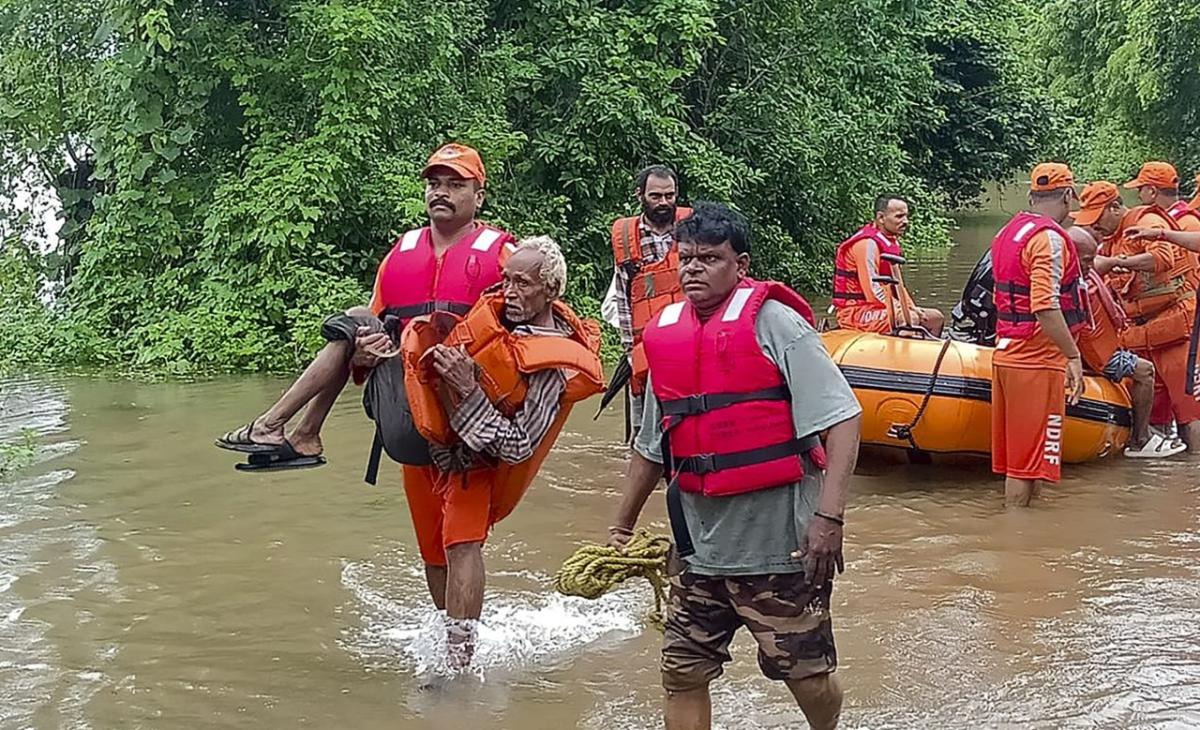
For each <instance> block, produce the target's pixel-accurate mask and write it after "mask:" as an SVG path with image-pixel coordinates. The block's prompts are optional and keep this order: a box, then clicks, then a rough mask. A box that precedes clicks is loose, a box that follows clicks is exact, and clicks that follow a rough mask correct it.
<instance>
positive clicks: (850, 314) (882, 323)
mask: <svg viewBox="0 0 1200 730" xmlns="http://www.w3.org/2000/svg"><path fill="white" fill-rule="evenodd" d="M906 231H908V201H906V200H905V199H904V198H902V197H900V196H898V195H880V196H879V197H878V198H876V199H875V220H874V221H873V222H871V223H868V224H866V225H865V226H863V227H862V228H860V229H858V231H857V232H856V233H855V234H854V235H853V236H851V237H850V238H847V239H846V240H845V241H842V243H841V244H840V245H838V248H837V254H836V258H835V259H834V263H833V306H834V307H835V308H836V309H837V321H838V325H839V326H841V327H844V328H846V329H853V330H862V331H864V332H877V333H880V334H887V333H889V332H891V327H892V323H891V322H889V321H888V306H887V302H888V299H890V298H891V296H892V295H891V294H890V293H889V292H888V291H887V289H886V288H885V287H884V286H883V285H882V284H879V283H877V282H876V281H875V277H877V276H891V275H892V274H893V271H892V264H891V263H889V262H888V261H886V260H884V259H883V258H882V255H883V254H892V255H894V256H902V255H903V251H902V250H901V248H900V238H901V237H902V236H903V235H904V234H905V232H906ZM901 307H903V308H905V309H906V310H907V311H908V313H909V321H911V322H912V323H913V324H920V325H921V326H923V327H925V329H927V330H929V331H930V332H931V333H933V334H934V335H935V336H940V335H941V334H942V327H943V326H944V325H945V323H946V317H945V315H943V314H942V313H941V312H939V311H938V310H936V309H928V308H925V307H918V306H917V305H916V304H914V303H913V300H912V297H911V296H909V294H908V292H907V291H905V290H904V289H902V288H901V289H900V301H898V302H893V311H894V312H896V314H895V317H896V319H897V321H902V319H903V317H902V315H901V314H900V312H901Z"/></svg>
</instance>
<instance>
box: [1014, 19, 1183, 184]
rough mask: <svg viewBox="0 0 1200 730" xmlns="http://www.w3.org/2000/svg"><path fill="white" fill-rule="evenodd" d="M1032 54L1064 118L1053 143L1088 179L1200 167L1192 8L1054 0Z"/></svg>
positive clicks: (1120, 177)
mask: <svg viewBox="0 0 1200 730" xmlns="http://www.w3.org/2000/svg"><path fill="white" fill-rule="evenodd" d="M1043 12H1044V13H1045V14H1046V15H1045V19H1044V23H1043V24H1042V26H1041V28H1042V30H1041V33H1040V34H1038V35H1037V36H1036V37H1035V38H1033V46H1034V49H1033V50H1032V51H1031V54H1030V55H1031V56H1033V57H1037V58H1040V59H1041V61H1042V63H1040V64H1036V63H1035V66H1036V67H1037V68H1039V69H1040V70H1041V71H1042V74H1043V76H1042V80H1043V82H1044V83H1045V84H1046V85H1047V86H1048V87H1049V88H1050V89H1051V90H1052V93H1053V95H1054V98H1055V99H1056V100H1057V103H1058V105H1059V109H1060V111H1061V112H1062V113H1063V115H1064V117H1065V119H1066V122H1067V123H1066V124H1065V125H1064V126H1063V127H1062V128H1061V129H1060V130H1059V133H1058V134H1057V135H1056V136H1055V139H1053V140H1051V144H1052V145H1054V146H1055V147H1056V148H1057V149H1058V150H1059V151H1060V156H1061V157H1062V158H1063V159H1070V160H1071V161H1072V162H1073V163H1075V164H1076V166H1077V167H1078V168H1079V169H1080V171H1082V172H1083V173H1084V174H1085V175H1087V176H1089V177H1108V178H1111V179H1117V180H1120V179H1129V178H1131V177H1132V176H1133V174H1134V173H1135V172H1136V171H1137V168H1138V166H1139V165H1141V163H1142V162H1144V161H1146V160H1148V159H1163V160H1170V161H1172V162H1174V164H1175V165H1176V167H1177V168H1178V169H1179V173H1180V176H1181V177H1182V178H1183V179H1184V181H1185V188H1186V189H1188V190H1190V188H1191V181H1192V177H1193V173H1194V172H1196V171H1197V170H1200V134H1198V133H1197V130H1200V104H1197V99H1200V7H1197V6H1196V5H1194V4H1188V3H1177V2H1171V1H1170V0H1052V1H1051V2H1049V3H1047V4H1045V5H1044V6H1043Z"/></svg>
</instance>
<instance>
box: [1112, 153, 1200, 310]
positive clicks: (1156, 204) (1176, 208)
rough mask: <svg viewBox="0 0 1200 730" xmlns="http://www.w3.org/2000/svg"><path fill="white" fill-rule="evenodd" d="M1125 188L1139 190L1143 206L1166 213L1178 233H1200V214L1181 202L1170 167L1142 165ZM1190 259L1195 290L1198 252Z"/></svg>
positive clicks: (1199, 264) (1166, 164)
mask: <svg viewBox="0 0 1200 730" xmlns="http://www.w3.org/2000/svg"><path fill="white" fill-rule="evenodd" d="M1125 187H1126V188H1129V189H1135V188H1136V189H1137V191H1138V200H1140V201H1141V203H1142V205H1145V206H1147V207H1148V208H1150V209H1155V208H1157V209H1160V210H1162V211H1166V214H1167V216H1169V217H1170V218H1171V220H1172V221H1174V222H1175V225H1176V226H1178V228H1179V230H1181V231H1200V213H1197V212H1196V211H1194V210H1192V209H1191V208H1190V207H1189V206H1188V202H1187V201H1186V200H1180V199H1179V174H1178V173H1177V172H1175V166H1174V165H1172V164H1171V163H1169V162H1147V163H1146V164H1144V165H1142V169H1141V170H1139V171H1138V175H1137V177H1136V178H1134V179H1133V180H1131V181H1129V182H1127V183H1125ZM1188 258H1189V260H1190V261H1191V263H1192V274H1193V276H1192V278H1191V280H1190V285H1191V287H1192V288H1193V289H1195V288H1196V285H1197V284H1198V283H1200V281H1198V280H1197V278H1196V277H1197V276H1200V258H1198V257H1197V254H1196V251H1190V252H1189V256H1188Z"/></svg>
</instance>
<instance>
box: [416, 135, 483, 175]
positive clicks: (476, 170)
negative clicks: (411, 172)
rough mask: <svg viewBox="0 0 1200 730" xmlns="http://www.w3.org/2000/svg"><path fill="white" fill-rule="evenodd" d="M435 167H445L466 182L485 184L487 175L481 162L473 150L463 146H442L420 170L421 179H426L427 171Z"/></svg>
mask: <svg viewBox="0 0 1200 730" xmlns="http://www.w3.org/2000/svg"><path fill="white" fill-rule="evenodd" d="M435 167H447V168H449V169H451V170H453V171H455V172H457V173H458V174H459V175H462V176H463V177H464V178H466V179H468V180H478V181H479V184H480V185H483V184H484V183H486V182H487V173H486V172H484V170H483V160H482V159H481V158H480V157H479V153H478V152H476V151H475V149H474V148H472V147H468V146H466V145H465V144H454V143H453V142H451V143H450V144H445V145H442V146H441V147H439V148H438V150H437V152H434V153H433V154H432V155H430V156H429V162H427V163H425V168H424V169H423V170H421V177H428V176H429V171H430V170H432V169H433V168H435Z"/></svg>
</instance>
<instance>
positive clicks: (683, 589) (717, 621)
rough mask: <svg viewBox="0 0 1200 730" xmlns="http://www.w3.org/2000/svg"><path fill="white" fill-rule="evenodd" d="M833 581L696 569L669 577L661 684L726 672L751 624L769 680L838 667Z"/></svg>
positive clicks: (686, 684)
mask: <svg viewBox="0 0 1200 730" xmlns="http://www.w3.org/2000/svg"><path fill="white" fill-rule="evenodd" d="M831 590H832V586H830V585H829V584H826V585H825V586H824V587H823V588H820V589H816V588H813V587H812V586H810V585H808V584H807V583H805V582H804V576H803V575H801V574H799V573H780V574H772V575H739V576H708V575H696V574H695V573H693V572H691V571H690V570H687V569H684V570H683V571H681V572H679V573H677V574H676V575H673V576H672V577H671V596H670V600H669V605H668V607H667V620H666V627H665V631H664V635H663V649H662V682H663V687H665V688H666V689H667V690H669V691H674V692H682V691H686V690H689V689H696V688H697V687H703V686H706V685H708V683H709V682H711V681H712V680H714V679H716V678H717V677H719V676H721V672H722V671H723V665H724V664H725V662H727V661H729V660H730V659H731V658H732V657H730V655H729V644H730V642H732V641H733V635H734V634H735V633H737V630H738V629H739V628H740V627H742V626H745V627H746V628H747V629H749V630H750V634H751V635H752V636H753V637H754V640H755V641H756V642H758V665H759V667H761V668H762V672H763V674H764V675H766V676H767V677H768V678H769V679H805V678H807V677H813V676H816V675H820V674H828V673H830V672H832V671H833V670H834V669H835V668H837V648H836V647H835V646H834V644H833V623H832V621H831V620H830V615H829V598H830V593H831Z"/></svg>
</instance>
